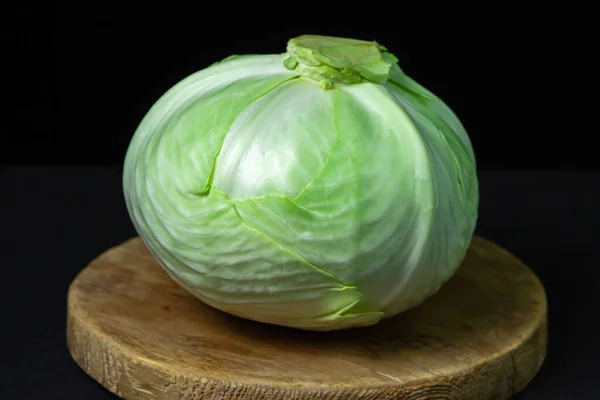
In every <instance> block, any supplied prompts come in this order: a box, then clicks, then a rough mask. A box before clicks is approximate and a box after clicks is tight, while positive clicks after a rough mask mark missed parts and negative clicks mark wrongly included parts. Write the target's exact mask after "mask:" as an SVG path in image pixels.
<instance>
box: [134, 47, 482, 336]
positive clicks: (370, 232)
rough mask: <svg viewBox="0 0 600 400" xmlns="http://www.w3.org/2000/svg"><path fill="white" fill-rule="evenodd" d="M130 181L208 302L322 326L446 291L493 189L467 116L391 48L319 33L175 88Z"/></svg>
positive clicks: (170, 263) (158, 107)
mask: <svg viewBox="0 0 600 400" xmlns="http://www.w3.org/2000/svg"><path fill="white" fill-rule="evenodd" d="M123 188H124V195H125V200H126V204H127V208H128V211H129V214H130V217H131V220H132V222H133V224H134V226H135V228H136V230H137V232H138V233H139V235H140V236H141V237H142V238H143V240H144V242H145V243H146V246H147V247H148V249H149V250H150V252H151V253H152V254H153V255H154V257H155V258H156V259H157V260H158V262H159V263H160V264H161V265H162V267H163V268H164V269H165V270H166V271H167V273H168V274H169V275H170V276H171V277H172V278H173V279H174V280H175V281H176V282H177V283H178V284H179V285H181V286H182V287H183V288H185V289H186V290H188V291H189V292H190V293H192V294H193V295H194V296H196V297H197V298H199V299H200V300H201V301H203V302H204V303H206V304H208V305H210V306H212V307H214V308H217V309H219V310H222V311H224V312H226V313H229V314H232V315H236V316H239V317H242V318H247V319H251V320H255V321H260V322H265V323H270V324H277V325H283V326H289V327H294V328H300V329H307V330H324V331H326V330H335V329H343V328H351V327H359V326H367V325H373V324H375V323H377V322H378V321H380V320H382V319H384V318H389V317H392V316H394V315H397V314H398V313H401V312H403V311H404V310H407V309H409V308H411V307H414V306H416V305H418V304H420V303H421V302H423V301H424V300H425V299H427V298H428V297H429V296H431V295H432V294H434V293H435V292H436V291H437V290H438V289H439V288H440V286H441V285H442V284H443V283H445V282H446V281H447V280H448V279H449V278H450V277H451V276H452V275H453V274H454V272H455V271H456V270H457V268H458V267H459V266H460V264H461V263H462V260H463V258H464V256H465V253H466V250H467V248H468V246H469V244H470V241H471V238H472V235H473V234H474V229H475V225H476V221H477V213H478V202H479V192H478V181H477V174H476V164H475V156H474V153H473V148H472V145H471V142H470V139H469V137H468V136H467V132H466V131H465V128H464V126H463V125H462V124H461V122H460V120H459V119H458V117H457V116H456V115H455V113H454V112H453V111H452V110H451V109H450V108H449V107H448V106H447V105H446V104H445V103H444V102H443V101H442V100H441V99H440V98H438V97H437V96H436V95H435V94H433V93H432V92H430V91H429V90H427V89H426V88H425V87H423V86H422V85H420V84H419V83H417V82H416V81H415V80H413V79H411V78H410V77H409V76H407V75H406V74H405V73H404V72H403V71H402V69H401V68H400V66H399V65H398V59H397V58H396V57H395V56H394V55H392V54H391V53H390V52H389V51H388V50H387V49H386V48H385V47H383V46H382V45H380V44H378V43H376V42H370V41H362V40H354V39H347V38H336V37H326V36H316V35H303V36H300V37H297V38H293V39H291V40H289V42H288V44H287V51H286V52H285V53H282V54H272V55H241V56H232V57H229V58H227V59H225V60H223V61H221V62H218V63H215V64H213V65H211V66H209V67H207V68H206V69H203V70H201V71H198V72H196V73H194V74H192V75H191V76H189V77H187V78H185V79H183V80H182V81H181V82H179V83H178V84H176V85H175V86H174V87H172V88H171V89H170V90H169V91H168V92H167V93H165V94H164V95H163V96H162V97H161V98H160V99H158V101H157V102H156V103H155V104H154V105H153V106H152V107H151V109H150V110H149V112H148V113H147V115H146V116H145V117H144V118H143V120H142V122H141V123H140V125H139V127H138V129H137V130H136V132H135V134H134V136H133V138H132V140H131V143H130V146H129V148H128V151H127V155H126V157H125V163H124V173H123Z"/></svg>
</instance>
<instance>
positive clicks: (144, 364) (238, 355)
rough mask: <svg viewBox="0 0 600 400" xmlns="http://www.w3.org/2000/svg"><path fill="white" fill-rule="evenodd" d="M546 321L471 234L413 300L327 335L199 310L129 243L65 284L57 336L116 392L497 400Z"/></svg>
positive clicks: (542, 344)
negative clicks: (439, 281) (441, 277)
mask: <svg viewBox="0 0 600 400" xmlns="http://www.w3.org/2000/svg"><path fill="white" fill-rule="evenodd" d="M546 321H547V302H546V295H545V292H544V288H543V286H542V284H541V283H540V281H539V280H538V279H537V278H536V276H535V275H534V274H533V273H532V272H531V270H529V269H528V268H527V267H526V266H525V265H524V264H523V263H522V262H521V261H519V260H518V259H517V258H515V257H514V256H512V255H511V254H510V253H508V252H507V251H506V250H504V249H502V248H500V247H499V246H497V245H495V244H493V243H491V242H489V241H486V240H484V239H482V238H479V237H475V238H474V239H473V242H472V245H471V248H470V249H469V252H468V254H467V257H466V259H465V261H464V263H463V265H462V266H461V267H460V269H459V270H458V272H457V273H456V274H455V276H454V277H453V278H452V279H451V280H450V281H449V282H448V283H446V284H445V285H444V286H443V287H442V289H441V290H440V291H439V292H438V293H437V294H436V295H434V296H433V297H431V298H430V299H428V300H427V301H426V302H424V303H423V304H422V305H420V306H419V307H416V308H414V309H412V310H410V311H408V312H405V313H403V314H401V315H399V316H397V317H395V318H392V319H389V320H384V321H383V322H381V323H379V324H378V325H375V326H372V327H367V328H360V329H352V330H346V331H337V332H307V331H299V330H293V329H289V328H283V327H278V326H272V325H267V324H262V323H256V322H252V321H248V320H243V319H241V318H237V317H233V316H230V315H227V314H224V313H222V312H220V311H217V310H215V309H213V308H211V307H208V306H206V305H204V304H203V303H201V302H200V301H198V300H196V299H195V298H194V297H192V296H191V295H190V294H188V293H187V292H186V291H184V290H183V289H181V288H180V287H179V286H178V285H177V284H175V283H174V282H173V281H172V280H171V279H170V278H169V277H168V275H167V274H166V273H165V272H164V271H163V270H162V269H161V268H160V266H159V265H158V264H157V263H156V261H155V260H154V259H153V258H152V256H151V255H150V254H149V253H148V251H147V249H146V247H145V246H144V244H143V242H142V241H141V240H140V239H139V238H134V239H131V240H130V241H127V242H126V243H124V244H122V245H120V246H117V247H115V248H112V249H110V250H108V251H107V252H105V253H104V254H102V255H100V256H99V257H98V258H97V259H95V260H94V261H93V262H92V263H91V264H90V265H89V266H88V267H87V268H85V269H84V270H83V271H82V272H81V273H80V274H79V275H78V276H77V278H76V279H75V280H74V281H73V283H72V284H71V287H70V290H69V295H68V327H67V344H68V347H69V349H70V352H71V355H72V356H73V358H74V360H75V361H76V362H77V363H78V364H79V366H81V368H82V369H83V370H84V371H86V372H87V373H88V374H89V375H90V376H91V377H93V378H94V379H95V380H97V381H98V382H99V383H100V384H102V385H103V386H105V387H106V388H108V389H109V390H110V391H111V392H113V393H115V394H116V395H118V396H120V397H122V398H125V399H161V400H163V399H164V400H174V399H178V400H184V399H185V400H187V399H190V400H191V399H194V400H197V399H226V400H231V399H265V400H277V399H282V400H283V399H286V400H288V399H329V400H334V399H335V400H341V399H352V400H356V399H371V400H380V399H407V400H417V399H453V400H460V399H473V400H486V399H507V398H509V397H510V396H512V395H513V394H514V393H516V392H518V391H520V390H521V389H522V388H524V387H525V386H526V385H527V384H528V382H529V381H530V380H531V379H532V378H533V377H534V376H535V374H536V373H537V372H538V370H539V369H540V367H541V365H542V363H543V361H544V358H545V355H546V346H547V331H546Z"/></svg>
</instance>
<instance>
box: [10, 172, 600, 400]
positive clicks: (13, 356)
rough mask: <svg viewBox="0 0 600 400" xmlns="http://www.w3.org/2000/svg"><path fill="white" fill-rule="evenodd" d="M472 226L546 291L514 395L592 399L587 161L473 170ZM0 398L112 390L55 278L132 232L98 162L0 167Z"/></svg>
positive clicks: (595, 272) (598, 180)
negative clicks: (525, 382)
mask: <svg viewBox="0 0 600 400" xmlns="http://www.w3.org/2000/svg"><path fill="white" fill-rule="evenodd" d="M480 185H481V207H480V220H479V225H478V230H477V233H478V234H479V235H481V236H483V237H485V238H487V239H490V240H493V241H495V242H496V243H498V244H500V245H501V246H504V247H505V248H507V249H508V250H509V251H511V252H512V253H513V254H515V255H516V256H518V257H519V258H521V259H522V260H523V261H524V262H525V263H527V264H528V265H529V266H530V267H531V268H532V269H533V270H534V271H535V272H536V273H537V274H538V276H539V277H540V279H541V280H542V282H543V283H544V285H545V287H546V290H547V294H548V297H549V310H550V326H549V334H550V336H549V337H550V345H549V352H548V357H547V360H546V363H545V364H544V366H543V368H542V370H541V371H540V373H539V374H538V375H537V377H536V378H535V379H534V380H533V381H532V382H531V384H530V385H529V386H528V387H527V388H526V389H525V390H524V391H523V392H522V393H520V394H518V395H517V396H515V399H518V400H525V399H527V400H531V399H544V400H552V399H560V400H563V399H578V400H585V399H598V398H600V390H599V389H598V382H597V380H598V379H597V378H598V376H600V369H599V367H598V363H597V359H598V356H599V355H600V343H599V341H598V337H600V321H599V319H598V318H597V317H598V312H597V309H598V305H600V302H599V301H598V300H597V297H598V279H599V278H600V269H599V263H598V261H599V260H600V257H599V256H598V253H599V249H598V243H597V237H598V234H597V231H598V228H599V227H600V212H599V211H598V209H597V207H598V205H599V204H600V173H598V172H588V173H586V172H551V171H546V172H535V171H528V172H519V171H512V172H500V171H496V172H488V171H484V172H481V173H480ZM0 187H1V188H2V189H1V190H2V192H1V194H2V195H1V196H0V210H2V212H3V215H4V218H3V221H2V222H3V226H2V239H3V240H2V266H3V271H2V280H1V281H0V282H1V285H2V288H1V290H0V296H1V298H0V308H1V309H0V311H1V314H0V315H1V316H2V321H3V323H2V329H1V330H0V337H1V342H0V343H1V345H0V398H1V399H3V400H5V399H6V400H13V399H15V400H21V399H34V398H35V399H64V400H69V399H86V400H95V399H116V397H115V396H113V395H112V394H110V393H109V392H108V391H106V390H105V389H103V388H102V387H101V386H100V385H99V384H97V383H96V382H94V381H93V380H92V379H91V378H88V376H87V375H86V374H85V373H84V372H82V371H81V370H80V369H79V367H78V366H77V365H76V364H75V363H74V362H73V361H72V359H71V358H70V356H69V353H68V351H67V348H66V344H65V321H66V319H65V310H66V295H67V289H68V286H69V284H70V282H71V281H72V279H73V278H74V277H75V275H76V274H77V273H78V272H79V271H80V270H81V269H82V268H84V267H85V266H86V265H87V264H88V263H89V262H90V261H91V260H92V259H93V258H94V257H96V256H97V255H99V254H100V253H101V252H103V251H104V250H106V249H107V248H108V247H110V246H114V245H117V244H119V243H121V242H122V241H125V240H126V239H128V238H130V237H132V236H134V235H135V232H134V230H133V228H132V225H131V223H130V221H129V217H128V215H127V212H126V209H125V206H124V202H123V198H122V192H121V174H120V170H118V169H116V168H115V169H110V168H6V167H5V168H2V169H0Z"/></svg>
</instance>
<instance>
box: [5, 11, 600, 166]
mask: <svg viewBox="0 0 600 400" xmlns="http://www.w3.org/2000/svg"><path fill="white" fill-rule="evenodd" d="M198 4H199V3H198ZM198 4H197V5H198ZM240 5H241V6H243V5H244V4H243V3H240ZM218 6H219V4H216V5H215V4H212V5H211V7H218ZM220 6H222V7H223V9H218V8H215V9H209V8H207V9H199V10H195V9H193V8H191V6H189V5H188V6H185V7H184V6H180V7H179V8H177V7H176V6H174V5H172V7H169V5H167V3H165V2H160V3H159V2H156V3H151V2H150V3H146V4H145V5H144V6H143V7H133V6H131V5H129V4H128V3H127V2H122V3H118V2H102V3H91V5H90V4H88V3H86V5H85V6H84V7H85V8H81V7H82V6H78V7H77V8H74V7H72V6H66V5H65V6H62V7H61V6H52V7H51V6H40V5H35V6H33V5H30V6H28V5H24V6H21V7H20V8H19V10H18V11H16V12H15V13H14V16H15V20H16V21H18V23H15V24H9V25H7V26H4V27H3V28H2V29H3V30H4V31H5V32H3V35H2V36H1V39H0V40H2V43H1V45H2V52H3V54H4V60H5V61H4V62H3V63H2V65H1V67H0V68H2V69H3V70H4V74H3V76H4V77H5V80H4V82H3V85H4V87H3V93H4V97H5V99H9V104H10V106H9V108H8V109H9V112H8V113H7V115H6V117H7V119H8V125H6V122H5V132H6V134H5V138H6V140H7V141H6V142H5V145H3V146H0V159H1V161H2V163H4V164H13V165H31V164H35V165H121V164H122V161H123V157H124V154H125V151H126V148H127V145H128V143H129V140H130V139H131V136H132V135H133V132H134V130H135V128H136V127H137V125H138V123H139V122H140V120H141V119H142V117H143V116H144V114H145V113H146V112H147V111H148V109H149V108H150V106H151V105H152V104H153V103H154V102H155V101H156V100H157V99H158V98H159V96H160V95H162V94H163V93H164V92H165V91H166V90H167V89H169V88H170V87H171V86H172V85H174V84H175V83H177V82H178V81H180V80H181V79H183V78H184V77H186V76H187V75H189V74H191V73H193V72H195V71H197V70H199V69H202V68H205V67H206V66H208V65H210V64H212V63H213V62H215V61H218V60H221V59H223V58H225V57H227V56H229V55H231V54H245V53H280V52H284V51H285V46H286V42H287V40H288V39H289V38H291V37H294V36H297V35H300V34H304V33H314V34H323V35H334V36H345V37H353V38H358V39H365V40H376V41H378V42H379V43H381V44H383V45H385V46H387V47H388V48H389V49H390V51H391V52H392V53H394V54H395V55H396V56H397V57H398V58H399V59H400V61H399V64H400V66H401V67H402V68H403V69H404V70H405V72H406V73H407V74H408V75H410V76H411V77H413V78H414V79H416V80H417V81H418V82H420V83H421V84H423V85H424V86H426V87H427V88H429V89H430V90H432V91H433V92H434V93H436V94H437V95H438V96H439V97H441V98H442V99H443V100H444V101H445V102H446V103H447V104H448V105H449V106H450V107H451V108H452V109H453V110H454V111H455V112H456V114H457V115H458V116H459V118H460V119H461V120H462V121H463V123H464V125H465V127H466V128H467V131H468V132H469V134H470V136H471V139H472V141H473V144H474V147H475V150H476V153H477V158H478V166H479V167H480V168H481V169H590V168H596V167H597V165H598V163H597V161H596V158H595V157H594V149H593V147H594V146H590V145H589V144H588V143H587V140H588V138H589V137H590V136H591V135H593V132H592V131H590V129H589V128H587V129H582V130H576V129H575V128H573V125H572V122H569V125H570V126H565V125H564V123H565V122H564V120H565V119H567V120H569V119H570V120H571V121H575V122H577V121H580V120H582V119H584V118H585V117H586V114H585V113H584V114H582V113H581V112H579V113H574V114H572V115H570V114H568V113H567V112H566V111H565V110H566V108H567V107H568V106H570V105H572V104H573V103H577V104H579V103H581V99H580V98H578V97H576V96H572V97H566V98H565V97H564V96H560V95H559V94H558V92H559V90H564V89H567V90H570V87H577V86H578V85H577V84H574V83H573V82H572V79H574V78H576V77H577V75H578V74H579V73H578V71H577V68H579V67H578V66H577V61H576V60H577V56H578V54H577V51H578V50H574V49H575V47H574V46H573V43H572V42H570V41H569V40H567V39H565V37H564V36H563V32H562V31H561V27H560V26H559V25H553V23H552V22H551V23H550V25H549V26H546V27H542V26H541V25H540V26H538V25H536V24H535V23H534V22H535V21H533V22H532V19H531V15H529V16H528V15H526V14H525V13H524V12H523V10H512V11H511V10H508V15H501V14H500V13H499V12H498V10H496V11H494V13H483V14H481V11H477V10H475V11H473V12H478V14H475V15H479V18H473V17H469V18H463V19H458V18H456V17H454V16H453V17H450V16H448V17H447V18H446V19H445V24H444V25H442V24H439V23H438V22H437V21H436V20H435V19H433V18H432V16H431V15H424V16H420V17H419V18H416V17H415V18H401V19H400V20H399V21H397V22H398V23H396V24H392V22H393V21H394V20H393V16H390V19H386V15H385V13H381V12H379V13H377V18H374V16H373V15H372V14H370V13H369V10H365V18H366V19H367V20H373V21H372V22H374V23H373V24H372V25H379V26H394V25H396V26H397V27H398V28H400V29H398V30H396V31H393V32H389V31H383V32H382V31H369V30H363V29H361V28H363V27H365V25H368V24H365V23H364V21H363V23H360V24H358V23H354V24H352V23H349V24H348V25H347V26H348V27H346V28H337V26H338V22H339V23H340V24H339V25H341V22H343V21H344V18H342V17H341V16H340V17H339V18H338V19H339V20H337V19H336V18H332V17H331V15H329V14H328V13H326V12H325V11H323V12H322V13H318V12H316V15H317V16H321V15H322V18H316V17H315V18H306V19H307V20H306V21H305V23H304V24H296V25H295V26H292V25H293V24H292V23H291V22H289V21H288V19H289V18H288V16H289V15H291V14H290V11H289V10H288V9H285V10H284V9H283V8H277V7H276V8H274V11H273V10H272V11H273V12H274V13H275V14H273V15H271V17H269V14H267V10H269V8H268V7H266V8H264V7H263V8H264V10H265V11H264V13H262V12H259V13H258V14H259V16H258V17H257V16H255V15H252V16H250V14H248V16H247V18H244V17H245V12H246V11H245V10H244V9H243V8H241V9H240V10H236V8H238V6H234V5H233V4H231V3H223V4H221V5H220ZM40 7H42V8H40ZM43 7H46V8H43ZM315 7H317V9H316V10H320V8H318V4H317V5H315ZM323 7H324V10H326V9H327V8H326V7H325V5H323ZM263 8H260V7H259V9H261V10H262V9H263ZM316 10H315V11H316ZM517 11H518V12H517ZM297 12H298V13H299V14H300V15H302V10H299V11H297ZM304 12H307V10H304ZM249 13H251V11H249ZM186 14H189V15H186ZM255 14H256V10H255ZM186 16H187V17H189V19H188V18H185V17H186ZM442 16H443V13H442ZM11 18H12V15H11ZM538 20H540V21H546V20H545V19H543V18H538ZM266 21H268V22H266ZM319 21H321V22H322V23H321V24H317V23H315V22H319ZM277 22H280V23H279V24H277ZM281 22H283V23H281ZM348 22H350V21H348ZM400 22H401V23H400ZM352 26H355V27H354V28H351V27H352ZM567 63H568V64H569V65H571V67H572V66H573V65H574V66H575V69H574V70H573V72H570V73H567V72H565V70H564V69H563V65H565V64H567ZM567 78H568V79H570V81H567V80H566V79H567Z"/></svg>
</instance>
